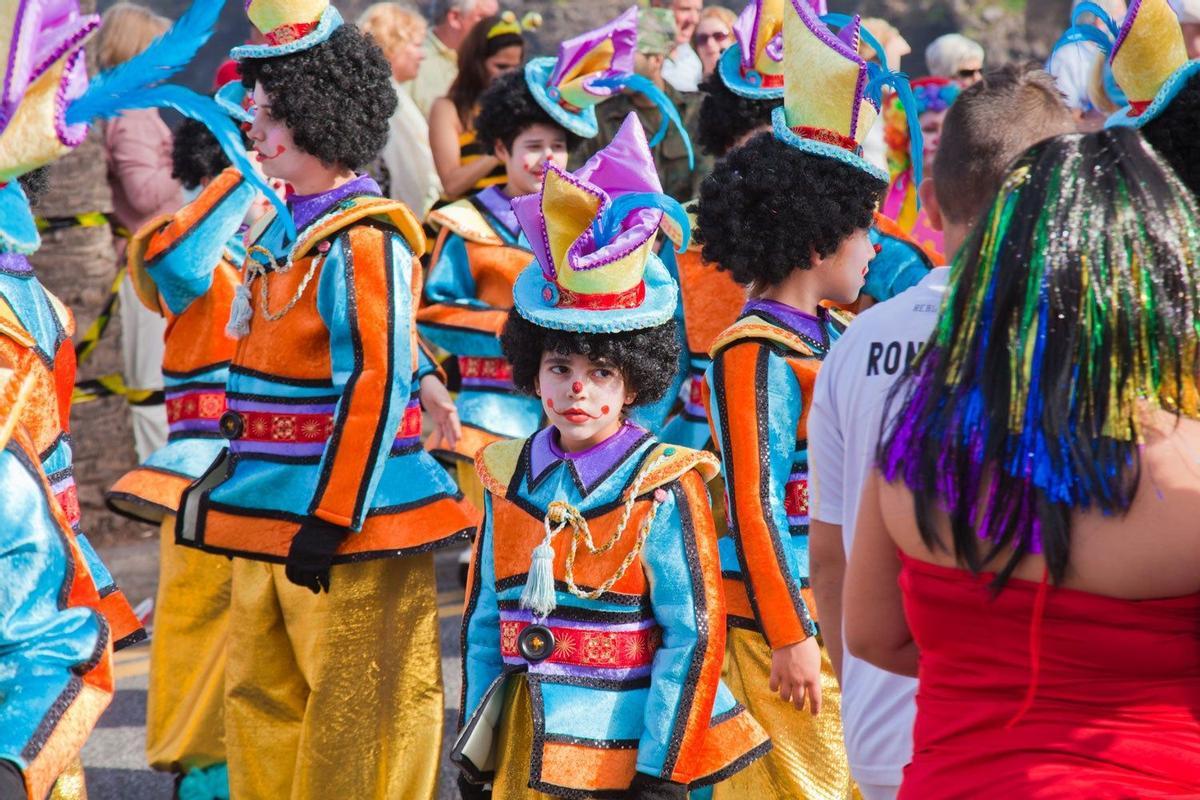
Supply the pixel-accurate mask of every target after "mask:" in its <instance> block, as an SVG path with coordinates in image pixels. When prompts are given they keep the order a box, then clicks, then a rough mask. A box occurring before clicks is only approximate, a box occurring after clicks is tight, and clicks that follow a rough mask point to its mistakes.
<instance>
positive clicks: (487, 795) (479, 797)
mask: <svg viewBox="0 0 1200 800" xmlns="http://www.w3.org/2000/svg"><path fill="white" fill-rule="evenodd" d="M458 793H459V795H461V796H462V800H491V798H492V790H491V789H489V788H487V784H483V783H474V782H473V781H471V779H469V778H468V777H467V776H466V775H459V776H458Z"/></svg>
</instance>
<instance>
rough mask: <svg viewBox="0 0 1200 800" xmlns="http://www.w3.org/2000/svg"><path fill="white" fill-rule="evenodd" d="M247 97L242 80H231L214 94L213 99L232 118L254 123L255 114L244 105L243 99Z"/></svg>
mask: <svg viewBox="0 0 1200 800" xmlns="http://www.w3.org/2000/svg"><path fill="white" fill-rule="evenodd" d="M245 97H246V87H245V86H242V84H241V82H240V81H230V82H229V83H227V84H225V85H224V86H222V87H221V88H220V89H218V90H217V93H216V94H214V95H213V100H215V101H216V103H217V105H218V106H220V107H221V110H222V111H224V112H225V113H226V114H228V115H229V117H230V119H233V120H235V121H237V122H245V123H248V124H249V123H253V122H254V116H253V115H252V114H251V113H250V112H249V111H247V110H246V109H245V108H243V107H242V100H243V99H245Z"/></svg>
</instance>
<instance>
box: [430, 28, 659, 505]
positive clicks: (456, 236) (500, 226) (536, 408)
mask: <svg viewBox="0 0 1200 800" xmlns="http://www.w3.org/2000/svg"><path fill="white" fill-rule="evenodd" d="M637 15H638V11H637V9H636V8H631V9H629V10H628V11H626V12H625V13H624V14H622V15H621V16H619V17H617V18H616V19H614V20H612V21H611V22H609V23H607V24H606V25H604V26H602V27H600V28H598V29H596V30H594V31H589V32H587V33H584V34H582V35H580V36H577V37H575V38H573V39H570V40H568V41H566V42H563V43H562V44H561V45H560V46H559V53H558V56H557V58H537V59H533V60H532V61H530V62H529V63H528V64H527V65H526V66H525V68H524V69H523V70H518V71H514V72H511V73H508V74H506V75H502V76H500V77H499V78H497V79H496V81H495V82H494V83H493V84H492V86H491V87H489V89H488V90H487V91H486V92H485V93H484V94H483V96H482V97H481V98H480V101H479V112H478V115H477V116H476V118H475V131H476V137H477V139H478V141H479V142H480V144H481V145H482V146H483V147H484V149H485V150H486V151H487V152H488V153H491V154H494V155H496V156H497V157H498V158H500V159H501V160H503V161H504V163H505V172H506V182H505V183H504V185H503V186H494V187H489V188H487V189H484V190H483V191H481V192H478V193H477V194H475V195H473V196H471V197H469V198H466V199H463V200H459V201H457V202H455V203H452V204H450V205H448V206H444V207H442V208H440V209H436V210H434V211H433V212H432V213H431V214H430V215H429V218H428V222H429V223H430V224H431V225H432V226H433V227H434V228H436V229H440V233H439V234H438V239H437V244H436V245H435V247H434V252H433V260H432V266H431V267H430V270H429V279H428V281H427V282H426V284H425V305H424V307H423V308H422V309H421V310H420V312H419V313H418V315H417V321H418V322H419V323H420V330H421V333H422V335H423V336H424V337H425V338H426V339H427V340H428V341H429V342H431V343H433V344H435V345H437V346H438V347H440V348H441V349H443V350H445V351H447V352H449V353H451V354H453V355H454V356H456V357H457V358H458V366H459V373H460V375H461V376H462V390H461V391H460V392H459V395H458V399H457V406H458V413H459V417H460V419H461V422H462V428H463V433H462V436H461V437H460V438H459V440H458V441H457V443H454V444H453V445H452V444H451V443H449V442H443V441H440V437H437V436H434V437H432V438H431V439H430V441H429V442H428V443H427V446H428V447H429V448H430V449H431V450H433V451H434V452H436V453H439V454H440V455H443V456H449V457H451V458H455V459H458V460H460V468H459V485H460V486H462V487H463V488H464V489H465V490H467V493H468V495H470V496H471V497H472V499H473V500H475V501H476V502H479V501H481V500H482V495H481V491H482V490H481V489H480V488H479V484H478V480H477V479H476V477H475V472H474V459H475V454H476V453H477V452H478V451H479V449H480V448H481V447H483V446H485V445H488V444H491V443H492V442H495V441H500V440H502V439H511V438H517V439H522V438H525V437H526V436H529V435H530V434H532V433H533V432H535V431H536V430H537V429H538V427H539V426H540V425H541V421H542V410H541V404H540V403H538V402H537V400H536V399H535V398H531V397H526V396H524V395H522V394H520V393H519V392H517V391H516V389H515V388H514V387H513V385H512V376H511V369H510V367H509V364H508V362H507V361H506V360H505V359H504V357H503V355H502V354H501V352H500V331H501V329H502V328H503V327H504V320H505V319H506V318H507V315H508V310H509V308H511V307H512V286H513V283H514V282H515V281H516V279H517V276H518V275H519V274H520V273H521V271H522V270H523V269H525V267H527V266H528V265H529V262H530V261H531V260H532V259H533V254H532V252H531V250H530V247H529V243H528V241H526V240H525V239H524V237H523V236H522V234H521V229H520V226H519V225H518V224H517V220H516V216H515V214H514V213H513V210H512V206H511V205H510V202H511V200H512V199H513V198H515V197H521V196H524V195H529V194H534V193H536V192H537V190H538V187H539V183H540V180H541V175H542V172H543V170H544V169H545V167H546V165H547V164H554V165H555V166H557V167H558V168H559V169H565V168H566V166H567V157H568V154H569V153H570V151H571V150H573V149H575V147H576V146H577V145H578V144H579V142H580V140H581V139H583V138H588V137H594V136H596V133H597V126H596V110H595V107H596V106H597V105H598V104H599V103H602V102H604V101H605V100H607V99H608V98H610V97H612V96H613V95H614V94H616V93H617V92H618V91H619V89H618V88H617V83H619V82H620V81H621V80H622V79H624V78H629V77H631V70H632V58H633V56H632V53H633V49H634V47H635V46H636V43H637ZM505 25H508V26H512V27H516V26H517V25H518V23H516V22H515V21H513V20H503V19H502V20H501V22H499V23H497V25H496V26H495V27H496V28H501V27H502V26H505ZM467 487H473V489H467Z"/></svg>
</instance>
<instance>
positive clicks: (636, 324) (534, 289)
mask: <svg viewBox="0 0 1200 800" xmlns="http://www.w3.org/2000/svg"><path fill="white" fill-rule="evenodd" d="M642 280H643V281H645V283H646V298H645V299H644V300H643V301H642V304H641V305H640V306H638V307H637V308H617V309H613V310H611V311H587V310H584V309H579V308H561V307H559V306H554V305H550V303H549V302H547V300H546V295H547V294H550V296H551V297H557V294H558V287H556V286H555V285H554V284H553V283H551V282H549V281H547V280H546V276H545V275H543V274H542V267H541V265H540V264H538V263H537V262H536V261H534V262H533V263H532V264H530V265H529V266H528V267H526V268H525V270H524V271H523V272H522V273H521V274H520V275H518V276H517V282H516V283H515V284H513V305H514V306H515V307H516V309H517V313H518V314H520V315H521V316H522V317H524V318H525V319H527V320H528V321H530V322H532V323H533V324H534V325H537V326H539V327H542V328H550V329H551V330H556V331H575V332H578V333H623V332H625V331H638V330H645V329H646V328H656V327H658V326H659V325H665V324H666V323H667V322H669V321H670V320H671V319H673V318H674V316H675V307H676V305H677V304H678V302H679V289H678V287H677V286H676V285H675V281H674V279H672V278H671V273H669V272H668V271H667V268H666V267H665V266H663V263H662V261H660V260H659V258H658V256H656V255H653V254H651V255H650V258H649V260H647V262H646V271H645V273H644V274H643V276H642ZM547 287H550V291H549V292H547V291H546V288H547Z"/></svg>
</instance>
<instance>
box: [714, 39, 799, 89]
mask: <svg viewBox="0 0 1200 800" xmlns="http://www.w3.org/2000/svg"><path fill="white" fill-rule="evenodd" d="M717 74H719V75H720V76H721V80H722V81H724V82H725V85H726V86H728V87H729V91H731V92H733V93H734V94H737V95H741V96H742V97H746V98H749V99H751V100H778V99H780V98H782V97H783V87H782V86H780V87H779V88H777V89H768V88H765V87H763V86H759V85H758V84H756V83H753V82H752V81H750V80H747V79H746V78H744V77H742V46H741V45H740V44H734V45H732V46H730V47H727V48H726V49H725V52H724V53H722V54H721V58H720V59H718V60H717ZM750 75H753V76H758V73H757V72H751V73H750ZM759 79H760V80H761V77H760V78H759Z"/></svg>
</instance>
